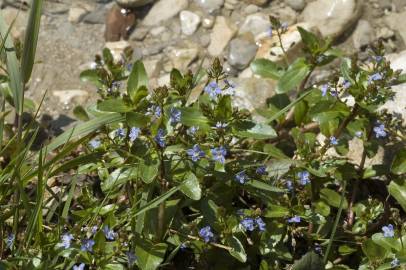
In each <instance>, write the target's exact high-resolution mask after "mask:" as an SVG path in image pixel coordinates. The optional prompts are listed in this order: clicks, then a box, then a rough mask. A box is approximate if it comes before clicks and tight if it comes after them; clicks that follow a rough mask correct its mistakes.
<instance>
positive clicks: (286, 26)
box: [281, 22, 289, 32]
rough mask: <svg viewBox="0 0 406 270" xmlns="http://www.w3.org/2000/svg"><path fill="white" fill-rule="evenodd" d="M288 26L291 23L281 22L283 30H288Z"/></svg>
mask: <svg viewBox="0 0 406 270" xmlns="http://www.w3.org/2000/svg"><path fill="white" fill-rule="evenodd" d="M288 26H289V24H288V23H287V22H283V23H282V24H281V30H282V31H283V32H285V31H287V30H288Z"/></svg>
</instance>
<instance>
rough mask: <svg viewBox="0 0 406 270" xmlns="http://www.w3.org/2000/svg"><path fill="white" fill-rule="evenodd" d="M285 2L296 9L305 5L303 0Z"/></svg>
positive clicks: (298, 9)
mask: <svg viewBox="0 0 406 270" xmlns="http://www.w3.org/2000/svg"><path fill="white" fill-rule="evenodd" d="M285 2H286V4H288V5H289V6H290V7H291V8H293V9H294V10H296V11H301V10H303V9H304V7H305V6H306V2H305V0H286V1H285Z"/></svg>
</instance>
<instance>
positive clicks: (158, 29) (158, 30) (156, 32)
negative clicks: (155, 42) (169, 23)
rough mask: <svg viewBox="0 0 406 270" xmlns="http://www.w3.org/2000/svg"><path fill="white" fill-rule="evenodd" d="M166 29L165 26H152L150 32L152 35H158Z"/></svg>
mask: <svg viewBox="0 0 406 270" xmlns="http://www.w3.org/2000/svg"><path fill="white" fill-rule="evenodd" d="M165 31H166V27H165V26H158V27H154V28H152V29H151V30H150V31H149V32H150V33H151V35H152V36H154V37H156V36H159V35H161V34H162V33H163V32H165Z"/></svg>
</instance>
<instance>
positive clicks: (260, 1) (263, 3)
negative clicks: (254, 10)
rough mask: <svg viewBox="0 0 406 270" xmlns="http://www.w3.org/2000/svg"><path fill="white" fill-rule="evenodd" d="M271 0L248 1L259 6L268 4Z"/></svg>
mask: <svg viewBox="0 0 406 270" xmlns="http://www.w3.org/2000/svg"><path fill="white" fill-rule="evenodd" d="M268 2H269V0H249V1H248V3H250V4H254V5H257V6H265V5H266V4H268Z"/></svg>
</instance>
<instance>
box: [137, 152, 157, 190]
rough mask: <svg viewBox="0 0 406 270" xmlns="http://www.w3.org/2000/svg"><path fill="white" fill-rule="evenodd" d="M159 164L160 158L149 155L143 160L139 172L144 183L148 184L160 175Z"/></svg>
mask: <svg viewBox="0 0 406 270" xmlns="http://www.w3.org/2000/svg"><path fill="white" fill-rule="evenodd" d="M159 165H160V164H159V161H158V159H153V158H150V157H148V158H146V159H144V160H141V161H140V164H139V166H138V168H139V171H138V174H139V176H140V177H141V180H142V181H144V183H146V184H150V183H152V181H154V179H155V178H156V177H157V175H158V172H159Z"/></svg>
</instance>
